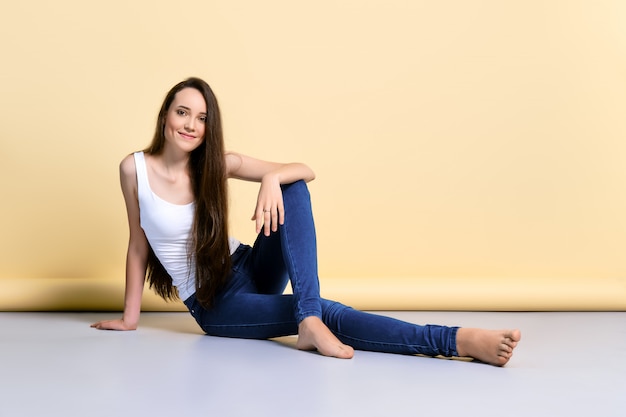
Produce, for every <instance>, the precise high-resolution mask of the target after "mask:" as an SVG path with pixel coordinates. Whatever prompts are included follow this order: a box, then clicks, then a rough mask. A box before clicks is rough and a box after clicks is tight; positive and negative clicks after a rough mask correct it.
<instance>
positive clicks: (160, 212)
mask: <svg viewBox="0 0 626 417" xmlns="http://www.w3.org/2000/svg"><path fill="white" fill-rule="evenodd" d="M134 157H135V169H136V171H137V196H138V198H139V217H140V222H141V228H142V229H143V231H144V233H145V234H146V238H147V239H148V243H150V246H151V247H152V250H153V251H154V254H155V255H156V257H157V258H159V261H160V262H161V265H163V267H164V268H165V270H166V271H167V273H168V274H170V276H171V277H172V284H173V285H174V286H175V287H176V289H177V290H178V295H179V296H180V298H181V299H182V300H183V301H184V300H186V299H187V298H189V297H190V296H191V295H193V294H194V293H195V291H196V282H195V276H196V267H195V261H194V259H193V256H191V257H190V256H189V253H190V252H189V249H190V248H189V246H190V242H191V237H190V233H191V228H192V225H193V215H194V208H195V204H194V203H189V204H185V205H180V204H173V203H170V202H167V201H165V200H163V199H161V198H160V197H159V196H157V195H156V194H155V193H154V192H153V191H152V189H151V188H150V183H149V181H148V171H147V168H146V160H145V157H144V154H143V152H136V153H135V154H134ZM228 243H229V246H230V253H231V255H232V254H233V253H234V252H235V250H236V249H237V247H238V246H239V244H240V242H239V241H238V240H237V239H234V238H232V237H231V238H229V242H228Z"/></svg>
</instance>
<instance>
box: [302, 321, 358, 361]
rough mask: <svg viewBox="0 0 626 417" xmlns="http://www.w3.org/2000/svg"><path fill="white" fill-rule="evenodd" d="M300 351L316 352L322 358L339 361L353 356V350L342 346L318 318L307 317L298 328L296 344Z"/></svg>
mask: <svg viewBox="0 0 626 417" xmlns="http://www.w3.org/2000/svg"><path fill="white" fill-rule="evenodd" d="M296 347H297V348H298V349H300V350H317V351H318V352H319V353H321V354H322V355H324V356H332V357H335V358H341V359H350V358H352V357H353V356H354V349H352V347H351V346H348V345H344V344H343V343H341V342H340V341H339V339H337V337H335V335H334V334H333V333H332V332H331V331H330V329H328V327H326V325H325V324H324V323H323V322H322V320H320V319H319V318H318V317H315V316H311V317H307V318H305V319H304V320H302V321H301V322H300V325H299V326H298V342H297V343H296Z"/></svg>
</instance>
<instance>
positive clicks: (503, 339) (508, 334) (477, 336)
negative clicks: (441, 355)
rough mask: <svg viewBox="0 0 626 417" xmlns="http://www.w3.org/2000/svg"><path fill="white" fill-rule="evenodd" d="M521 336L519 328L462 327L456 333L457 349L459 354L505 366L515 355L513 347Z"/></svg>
mask: <svg viewBox="0 0 626 417" xmlns="http://www.w3.org/2000/svg"><path fill="white" fill-rule="evenodd" d="M521 338H522V334H521V332H520V331H519V330H485V329H471V328H460V329H459V330H458V331H457V334H456V350H457V352H458V354H459V356H469V357H471V358H474V359H478V360H480V361H482V362H485V363H488V364H491V365H495V366H504V365H505V364H506V363H507V362H508V361H509V359H511V356H513V349H515V348H516V347H517V343H518V342H519V341H520V339H521Z"/></svg>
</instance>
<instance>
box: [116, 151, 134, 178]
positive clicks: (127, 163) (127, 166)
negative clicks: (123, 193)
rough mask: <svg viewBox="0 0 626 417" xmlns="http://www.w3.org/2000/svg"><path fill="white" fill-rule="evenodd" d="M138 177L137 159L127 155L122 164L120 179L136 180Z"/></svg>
mask: <svg viewBox="0 0 626 417" xmlns="http://www.w3.org/2000/svg"><path fill="white" fill-rule="evenodd" d="M135 175H136V168H135V157H134V156H133V155H132V154H131V155H127V156H126V157H125V158H124V159H122V162H120V177H121V178H122V179H128V178H134V177H135Z"/></svg>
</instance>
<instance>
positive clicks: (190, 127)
mask: <svg viewBox="0 0 626 417" xmlns="http://www.w3.org/2000/svg"><path fill="white" fill-rule="evenodd" d="M185 130H187V131H189V132H194V131H195V130H196V121H195V120H194V119H188V120H187V121H186V122H185Z"/></svg>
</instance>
